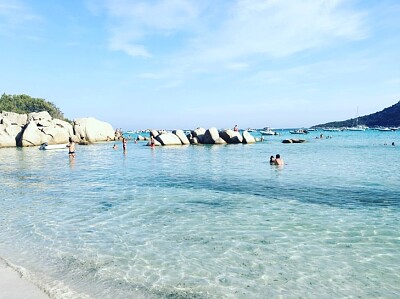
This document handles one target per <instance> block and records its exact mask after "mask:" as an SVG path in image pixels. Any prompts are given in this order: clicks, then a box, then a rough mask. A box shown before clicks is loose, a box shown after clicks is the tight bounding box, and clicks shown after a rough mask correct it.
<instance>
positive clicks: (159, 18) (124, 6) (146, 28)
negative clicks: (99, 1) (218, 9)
mask: <svg viewBox="0 0 400 299" xmlns="http://www.w3.org/2000/svg"><path fill="white" fill-rule="evenodd" d="M89 4H90V10H91V11H93V12H96V13H98V10H99V8H98V7H97V8H96V7H94V3H93V2H89ZM198 6H199V5H198V4H196V2H194V1H189V0H158V1H152V2H149V1H128V0H105V1H104V2H103V9H104V10H105V11H106V14H107V17H108V18H109V24H110V26H111V29H110V33H111V37H110V39H109V46H110V49H112V50H121V51H124V52H126V53H127V54H128V55H131V56H142V57H151V56H152V54H151V49H150V48H151V47H150V46H148V45H146V42H145V40H146V39H147V38H149V37H155V38H157V37H165V36H173V35H174V34H177V33H181V32H183V31H187V30H189V29H188V27H190V26H191V23H192V20H193V19H196V18H197V14H198V11H199V10H198Z"/></svg>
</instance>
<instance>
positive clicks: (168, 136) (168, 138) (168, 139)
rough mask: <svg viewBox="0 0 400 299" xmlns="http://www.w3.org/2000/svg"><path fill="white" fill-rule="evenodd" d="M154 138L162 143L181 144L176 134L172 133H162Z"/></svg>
mask: <svg viewBox="0 0 400 299" xmlns="http://www.w3.org/2000/svg"><path fill="white" fill-rule="evenodd" d="M156 140H157V141H158V142H160V143H161V144H162V145H182V142H181V140H180V139H179V137H178V136H176V135H175V134H173V133H164V134H160V135H158V136H157V137H156Z"/></svg>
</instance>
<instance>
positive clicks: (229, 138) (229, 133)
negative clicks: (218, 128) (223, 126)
mask: <svg viewBox="0 0 400 299" xmlns="http://www.w3.org/2000/svg"><path fill="white" fill-rule="evenodd" d="M219 136H220V137H221V138H222V139H224V140H225V142H226V143H241V142H243V137H242V135H240V133H239V132H237V131H233V130H231V129H227V130H225V131H222V132H220V133H219Z"/></svg>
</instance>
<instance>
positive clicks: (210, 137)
mask: <svg viewBox="0 0 400 299" xmlns="http://www.w3.org/2000/svg"><path fill="white" fill-rule="evenodd" d="M219 138H220V137H219V132H218V129H217V128H215V127H213V128H209V129H208V130H206V132H205V133H204V138H203V142H204V144H215V143H216V141H217V140H218V139H219Z"/></svg>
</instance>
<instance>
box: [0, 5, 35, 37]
mask: <svg viewBox="0 0 400 299" xmlns="http://www.w3.org/2000/svg"><path fill="white" fill-rule="evenodd" d="M40 21H42V18H41V17H40V16H39V15H37V14H35V13H34V12H32V10H31V9H30V8H29V7H28V6H27V5H25V4H24V3H23V2H22V1H18V0H0V35H3V36H8V37H13V36H18V37H20V36H24V37H27V38H29V39H31V40H35V39H37V36H36V35H35V34H32V33H30V32H31V31H32V30H33V28H32V27H31V26H32V24H35V23H38V22H40Z"/></svg>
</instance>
